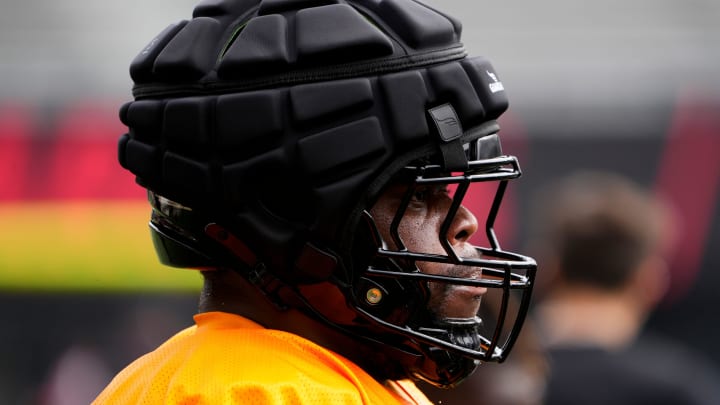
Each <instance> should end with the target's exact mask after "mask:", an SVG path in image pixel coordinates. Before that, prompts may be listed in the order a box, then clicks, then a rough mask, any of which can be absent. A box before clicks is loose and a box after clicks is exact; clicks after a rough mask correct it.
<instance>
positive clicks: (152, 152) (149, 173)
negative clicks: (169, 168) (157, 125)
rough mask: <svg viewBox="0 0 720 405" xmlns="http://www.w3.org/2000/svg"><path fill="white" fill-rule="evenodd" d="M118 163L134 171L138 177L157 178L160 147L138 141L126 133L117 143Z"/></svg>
mask: <svg viewBox="0 0 720 405" xmlns="http://www.w3.org/2000/svg"><path fill="white" fill-rule="evenodd" d="M118 149H119V150H118V153H119V155H118V157H119V161H120V164H121V165H122V166H123V167H124V168H126V169H128V170H130V171H132V172H133V173H135V175H137V176H138V179H143V180H145V181H148V180H150V181H153V180H158V177H159V174H160V149H159V148H158V147H156V146H153V145H148V144H146V143H143V142H138V141H136V140H134V139H132V138H129V137H128V136H127V135H126V136H123V137H122V138H120V144H119V145H118Z"/></svg>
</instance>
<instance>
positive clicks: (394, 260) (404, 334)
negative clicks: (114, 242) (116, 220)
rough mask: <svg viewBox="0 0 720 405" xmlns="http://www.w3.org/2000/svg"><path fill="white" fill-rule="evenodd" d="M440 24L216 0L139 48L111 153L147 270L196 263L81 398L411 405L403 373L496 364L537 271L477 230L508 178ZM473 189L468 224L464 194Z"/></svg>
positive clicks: (465, 70)
mask: <svg viewBox="0 0 720 405" xmlns="http://www.w3.org/2000/svg"><path fill="white" fill-rule="evenodd" d="M460 33H461V25H460V23H459V22H458V21H457V20H455V19H454V18H452V17H449V16H447V15H445V14H443V13H441V12H439V11H437V10H434V9H433V8H430V7H428V6H426V5H423V4H422V3H420V2H416V1H412V0H392V1H383V2H373V1H360V0H358V1H349V0H348V1H343V0H340V1H336V0H332V1H295V0H263V1H258V0H255V1H250V0H247V1H241V0H237V1H219V2H218V1H204V2H202V3H200V4H199V5H198V6H197V7H196V8H195V10H194V12H193V18H192V19H190V20H189V21H183V22H180V23H178V24H174V25H171V26H170V27H168V28H167V29H166V30H165V31H163V32H162V33H161V34H160V35H159V36H158V37H157V38H155V39H153V40H152V41H151V42H150V44H149V45H148V47H147V48H146V49H144V50H143V51H142V52H141V53H140V54H139V55H138V56H137V58H136V59H135V60H134V61H133V62H132V64H131V67H130V73H131V76H132V78H133V80H134V82H135V86H134V88H133V93H134V95H135V100H134V101H132V102H129V103H127V104H125V105H124V106H123V107H122V108H121V111H120V117H121V120H122V121H123V123H124V124H126V125H127V126H128V127H129V132H128V133H127V134H125V135H123V136H122V137H121V139H120V142H119V160H120V163H121V165H122V166H123V167H124V168H126V169H128V170H129V171H130V172H132V173H133V174H134V175H135V176H136V179H137V182H138V183H139V184H140V185H142V186H143V187H145V188H146V189H147V190H148V200H149V202H150V205H151V206H152V214H151V219H150V228H151V234H152V237H153V242H154V244H155V249H156V251H157V253H158V256H159V258H160V260H161V261H162V262H163V263H164V264H167V265H170V266H174V267H179V268H189V269H195V270H199V271H200V272H201V274H202V277H203V282H204V284H203V291H202V293H201V297H200V306H199V312H200V313H199V314H198V315H196V316H195V317H194V320H195V325H194V326H191V327H189V328H187V329H185V330H183V331H181V332H179V333H178V334H176V335H175V336H173V337H172V338H170V339H169V340H167V341H166V342H165V343H163V344H162V345H160V347H158V348H157V349H155V350H153V351H152V352H150V353H148V354H147V355H145V356H142V357H140V358H139V359H137V360H136V361H134V362H133V363H132V364H130V365H129V366H128V367H127V368H125V369H124V370H123V371H121V372H120V373H119V374H118V375H117V376H116V377H115V378H114V379H113V380H112V382H110V384H109V385H108V386H107V387H106V389H105V390H104V391H103V392H102V393H101V394H100V395H99V396H98V398H97V399H96V401H95V403H96V404H98V405H99V404H113V405H114V404H130V403H133V404H134V403H143V404H189V403H203V404H205V403H207V404H249V403H253V404H260V403H263V404H265V403H267V404H279V403H308V404H324V403H327V404H336V403H343V404H383V405H385V404H393V403H398V404H407V403H428V401H427V398H426V397H425V396H424V395H423V394H422V392H420V391H419V390H418V389H417V387H416V386H415V384H414V382H413V380H423V381H426V382H428V383H430V384H432V385H436V386H439V387H443V388H452V387H454V386H456V385H457V384H459V383H460V382H461V381H463V380H464V379H465V378H466V377H467V376H469V375H470V374H471V373H472V372H473V371H474V370H475V368H476V367H477V366H478V364H479V363H480V362H481V361H487V362H501V361H503V360H504V359H505V358H507V355H508V353H509V351H510V349H511V348H512V346H513V344H514V343H515V340H516V338H517V336H518V334H519V332H520V328H521V326H522V324H523V321H524V319H525V314H526V312H527V310H528V308H529V303H530V292H531V290H532V286H533V285H534V278H535V270H536V265H535V261H534V260H533V259H531V258H529V257H526V256H523V255H520V254H516V253H513V252H509V251H504V250H502V249H501V248H500V246H499V244H498V242H497V238H496V236H495V232H494V229H493V223H494V218H495V216H496V214H497V211H498V209H499V206H500V204H501V201H502V199H503V195H504V192H505V189H506V187H507V185H508V182H509V181H510V180H512V179H516V178H518V177H519V176H520V167H519V165H518V162H517V159H516V158H515V157H514V156H509V155H505V154H503V152H502V150H501V147H500V137H499V135H498V131H499V125H498V124H497V121H496V119H497V118H498V117H499V116H500V115H501V114H502V113H503V112H504V111H505V110H506V108H507V107H508V101H507V98H506V96H505V91H504V87H503V84H502V82H500V80H499V79H498V77H497V75H496V73H495V71H494V69H493V67H492V66H491V65H490V63H489V62H488V61H487V60H485V59H484V58H480V57H472V58H471V57H467V52H466V51H465V49H464V47H463V46H462V44H461V43H460V42H459V41H460ZM487 184H490V185H492V186H495V187H496V189H495V192H494V194H492V195H491V196H489V197H490V198H488V201H486V203H487V204H486V205H487V207H486V208H487V210H486V211H484V212H483V213H484V214H486V216H485V217H482V219H483V220H484V222H483V224H484V227H481V226H480V225H479V221H478V218H477V217H476V216H475V214H473V212H471V211H470V210H469V209H468V208H467V207H465V206H464V205H463V201H464V199H465V196H466V195H467V194H468V193H470V192H471V191H470V190H471V189H472V190H475V189H477V188H480V187H481V186H483V185H487ZM478 211H479V210H478ZM479 230H483V231H484V232H478V231H479ZM476 233H478V234H480V235H485V237H486V239H485V240H480V243H471V242H470V240H471V238H472V237H473V235H474V234H476ZM491 291H492V292H496V293H498V294H499V299H500V300H501V301H503V298H505V300H504V302H502V303H500V304H497V305H489V304H488V303H487V299H486V297H485V295H486V294H487V295H488V296H491ZM510 295H513V296H516V298H517V299H518V301H516V302H515V303H516V304H517V305H511V306H509V305H507V301H508V299H507V298H508V297H509V296H510ZM490 298H492V297H490ZM481 304H482V305H481ZM481 308H484V309H486V310H487V309H493V308H494V309H496V310H497V312H496V313H495V314H494V315H493V316H487V317H483V318H481Z"/></svg>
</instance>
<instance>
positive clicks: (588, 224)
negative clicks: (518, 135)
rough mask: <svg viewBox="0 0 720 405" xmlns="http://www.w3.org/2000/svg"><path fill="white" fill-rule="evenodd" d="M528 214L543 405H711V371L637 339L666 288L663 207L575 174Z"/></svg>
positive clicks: (684, 353)
mask: <svg viewBox="0 0 720 405" xmlns="http://www.w3.org/2000/svg"><path fill="white" fill-rule="evenodd" d="M537 208H538V209H537V210H535V215H534V220H535V226H536V228H535V231H536V233H533V240H534V241H537V243H538V245H537V247H536V249H535V250H534V251H535V252H537V253H538V254H539V255H540V256H539V258H538V260H539V262H540V263H542V267H543V270H544V274H543V275H544V277H542V279H541V280H539V283H540V285H539V286H538V288H539V290H540V296H539V297H537V298H536V300H538V301H539V302H538V305H537V306H536V307H535V309H534V310H533V313H534V318H535V320H536V321H537V323H538V325H539V327H540V335H541V339H542V341H543V345H544V346H545V348H546V349H547V351H548V356H549V360H550V378H549V380H548V384H547V387H546V393H545V402H546V404H547V405H565V404H586V405H592V404H614V405H632V404H637V405H641V404H655V405H659V404H668V405H670V404H672V405H682V404H688V405H690V404H707V405H711V404H720V375H719V374H718V373H717V371H716V370H714V369H711V368H710V366H709V364H708V363H706V362H705V361H704V360H703V359H702V358H700V356H699V355H698V354H697V353H693V352H691V351H690V350H689V349H688V348H685V347H682V346H679V345H678V344H676V343H674V342H670V341H668V340H666V339H664V338H661V337H659V336H652V335H651V334H650V333H648V332H645V333H643V325H644V322H645V320H646V318H647V317H648V315H649V314H650V313H651V311H652V310H653V309H654V308H655V307H656V306H657V305H658V303H659V302H660V301H661V299H662V297H663V295H664V293H665V291H666V289H667V287H668V282H669V273H668V268H667V266H666V258H667V255H668V254H669V252H670V251H671V247H672V245H673V240H674V238H675V237H676V235H675V229H674V226H673V217H672V215H671V211H670V210H669V209H668V206H666V205H665V204H664V203H663V202H662V201H661V200H660V199H658V198H656V197H655V196H654V195H653V194H651V193H650V192H648V191H647V190H644V189H643V188H641V187H640V186H639V185H637V184H634V183H633V182H632V181H631V180H629V179H628V178H625V177H623V176H620V175H617V174H612V173H609V172H599V171H595V172H591V171H583V172H577V173H575V174H572V175H570V176H568V177H566V178H563V179H561V180H560V181H558V182H557V183H555V184H553V185H552V186H550V187H546V188H543V191H542V197H541V198H540V199H539V203H538V204H537ZM687 316H700V315H699V314H687Z"/></svg>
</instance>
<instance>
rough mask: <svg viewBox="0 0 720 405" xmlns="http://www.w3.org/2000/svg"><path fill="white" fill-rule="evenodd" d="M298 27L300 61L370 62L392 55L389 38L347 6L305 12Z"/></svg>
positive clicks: (305, 10) (299, 12) (296, 19)
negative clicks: (373, 59)
mask: <svg viewBox="0 0 720 405" xmlns="http://www.w3.org/2000/svg"><path fill="white" fill-rule="evenodd" d="M295 24H296V25H295V28H296V31H295V34H296V37H297V48H298V49H297V51H298V61H300V62H302V61H304V60H308V59H311V60H313V63H317V62H318V61H317V60H315V59H317V58H327V60H328V61H332V62H333V63H338V62H347V61H351V60H367V59H371V58H375V57H381V56H386V55H390V54H392V52H393V45H392V42H390V39H388V38H387V37H386V36H385V34H383V33H382V31H380V30H379V29H378V28H377V27H375V26H374V25H372V24H371V23H369V22H368V20H367V19H365V17H363V16H362V15H361V14H360V13H358V12H357V11H355V9H354V8H352V7H350V6H348V5H346V4H336V5H330V6H321V7H313V8H306V9H302V10H300V11H298V12H297V14H296V16H295Z"/></svg>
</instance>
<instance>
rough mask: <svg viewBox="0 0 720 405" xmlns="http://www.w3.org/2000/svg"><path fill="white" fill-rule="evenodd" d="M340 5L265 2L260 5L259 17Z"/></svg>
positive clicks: (309, 0)
mask: <svg viewBox="0 0 720 405" xmlns="http://www.w3.org/2000/svg"><path fill="white" fill-rule="evenodd" d="M328 4H338V1H337V0H263V1H262V2H261V3H260V9H259V10H258V15H266V14H273V13H281V12H283V11H289V10H298V9H301V8H309V7H318V6H325V5H328Z"/></svg>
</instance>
